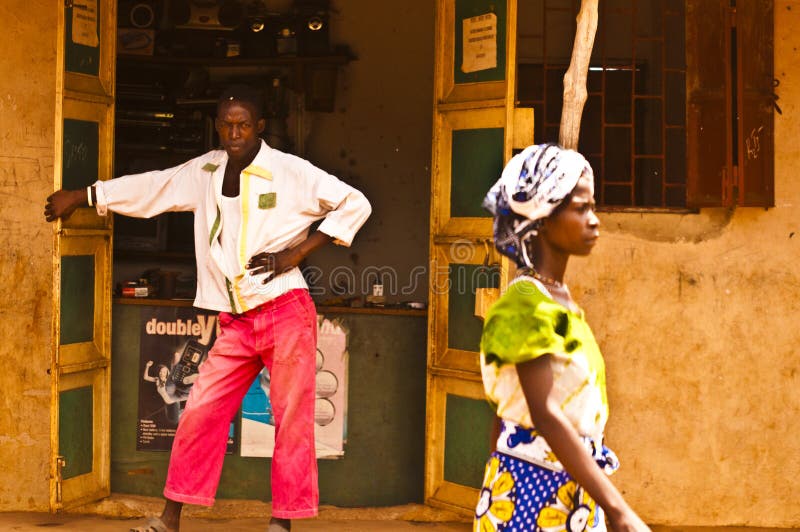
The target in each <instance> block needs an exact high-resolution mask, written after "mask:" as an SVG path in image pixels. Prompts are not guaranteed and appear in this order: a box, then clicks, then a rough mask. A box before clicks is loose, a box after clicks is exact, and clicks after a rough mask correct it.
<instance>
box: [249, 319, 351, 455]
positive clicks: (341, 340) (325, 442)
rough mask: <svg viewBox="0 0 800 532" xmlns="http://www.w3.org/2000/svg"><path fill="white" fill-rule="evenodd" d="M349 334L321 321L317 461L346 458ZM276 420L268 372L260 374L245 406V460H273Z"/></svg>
mask: <svg viewBox="0 0 800 532" xmlns="http://www.w3.org/2000/svg"><path fill="white" fill-rule="evenodd" d="M346 408H347V333H346V332H345V330H344V329H343V328H342V327H341V326H340V325H339V324H337V323H335V322H333V321H330V320H326V319H323V318H322V317H321V316H320V317H319V320H318V329H317V375H316V404H315V410H314V421H315V424H314V432H315V442H316V449H317V458H335V457H340V456H344V442H345V440H346V437H345V436H346V435H345V430H346V418H347V411H346ZM274 447H275V420H274V418H273V416H272V408H271V406H270V400H269V372H268V371H267V370H266V368H265V369H264V370H263V371H262V372H261V374H259V376H258V377H257V378H256V380H255V381H254V382H253V384H252V385H251V386H250V390H249V391H248V392H247V395H245V398H244V402H243V403H242V447H241V455H242V456H261V457H271V456H272V451H273V449H274Z"/></svg>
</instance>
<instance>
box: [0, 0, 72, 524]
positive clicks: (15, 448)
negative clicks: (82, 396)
mask: <svg viewBox="0 0 800 532" xmlns="http://www.w3.org/2000/svg"><path fill="white" fill-rule="evenodd" d="M57 15H58V11H57V10H56V9H54V4H53V2H51V1H49V0H29V1H27V2H25V3H24V6H23V3H22V2H16V1H15V2H8V1H6V2H0V20H2V21H3V22H2V28H3V31H0V50H2V51H3V53H2V57H1V58H0V73H1V74H2V75H0V124H2V128H0V249H2V254H0V282H1V283H2V287H3V289H2V293H3V297H2V299H0V339H2V341H0V360H2V361H3V368H4V370H3V371H2V372H0V464H3V466H2V467H0V510H40V511H41V510H46V509H48V506H49V494H48V490H49V468H48V462H49V455H50V377H49V376H48V374H47V373H48V370H49V368H50V356H51V347H50V340H51V330H50V327H51V319H52V302H53V299H52V279H53V278H52V274H53V268H52V247H53V232H52V227H51V226H50V224H48V223H47V222H45V220H44V216H43V214H42V213H43V206H44V200H45V198H46V197H47V195H48V194H50V192H51V191H52V190H53V146H54V117H55V104H56V93H55V90H54V89H55V87H56V42H55V35H56V31H55V28H57V27H58V23H57ZM43 30H48V31H43Z"/></svg>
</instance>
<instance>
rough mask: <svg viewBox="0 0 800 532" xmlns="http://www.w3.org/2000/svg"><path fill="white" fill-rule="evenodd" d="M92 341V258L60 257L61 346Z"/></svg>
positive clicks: (83, 256)
mask: <svg viewBox="0 0 800 532" xmlns="http://www.w3.org/2000/svg"><path fill="white" fill-rule="evenodd" d="M93 338H94V255H69V256H65V257H61V344H62V345H63V344H75V343H80V342H89V341H91V340H92V339H93Z"/></svg>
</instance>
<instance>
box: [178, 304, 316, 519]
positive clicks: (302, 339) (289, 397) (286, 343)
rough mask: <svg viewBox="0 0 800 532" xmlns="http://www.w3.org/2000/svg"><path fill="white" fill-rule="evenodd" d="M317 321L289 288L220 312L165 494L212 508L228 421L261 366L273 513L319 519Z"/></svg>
mask: <svg viewBox="0 0 800 532" xmlns="http://www.w3.org/2000/svg"><path fill="white" fill-rule="evenodd" d="M316 316H317V315H316V310H315V308H314V303H313V302H312V301H311V297H310V296H309V295H308V291H306V290H292V291H290V292H287V293H285V294H283V295H281V296H279V297H277V298H275V299H273V300H272V301H268V302H267V303H264V304H263V305H261V306H259V307H257V308H254V309H252V310H249V311H247V312H245V313H243V314H228V313H227V312H222V313H220V315H219V323H220V327H221V330H220V334H219V337H218V338H217V340H216V342H215V343H214V346H213V347H212V348H211V351H209V353H208V358H207V360H206V361H205V363H203V365H202V366H200V375H199V376H198V379H197V381H195V383H194V385H193V386H192V391H191V392H190V394H189V399H188V401H187V403H186V409H185V410H184V411H183V414H182V415H181V418H180V422H179V424H178V430H177V433H176V434H175V441H174V442H173V444H172V455H171V457H170V462H169V472H168V473H167V483H166V486H165V487H164V496H165V497H167V498H168V499H171V500H173V501H178V502H184V503H189V504H201V505H204V506H211V505H213V504H214V497H215V495H216V491H217V486H218V484H219V478H220V474H221V473H222V460H223V458H224V456H225V449H226V442H227V440H228V430H229V428H230V423H231V420H232V419H233V417H234V416H235V415H236V412H237V411H238V409H239V406H240V405H241V402H242V399H243V398H244V395H245V393H247V390H248V389H249V388H250V385H251V384H252V383H253V380H254V379H255V378H256V376H257V375H258V373H259V372H260V371H261V369H262V368H263V367H264V366H266V367H267V369H268V370H269V372H270V401H271V403H272V411H273V416H274V418H275V450H274V454H273V457H272V515H273V517H280V518H284V519H292V518H302V517H313V516H315V515H317V508H318V505H319V488H318V485H317V460H316V455H315V449H314V393H315V381H314V375H315V371H316V367H315V364H316V343H317V317H316Z"/></svg>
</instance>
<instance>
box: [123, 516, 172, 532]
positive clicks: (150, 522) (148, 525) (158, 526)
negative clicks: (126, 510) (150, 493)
mask: <svg viewBox="0 0 800 532" xmlns="http://www.w3.org/2000/svg"><path fill="white" fill-rule="evenodd" d="M129 530H130V532H176V531H175V529H173V528H169V527H168V526H167V525H166V524H165V523H164V521H163V520H162V519H161V518H159V517H155V516H154V517H148V518H147V519H146V520H145V522H144V523H143V524H141V525H138V526H135V527H132V528H130V529H129Z"/></svg>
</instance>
